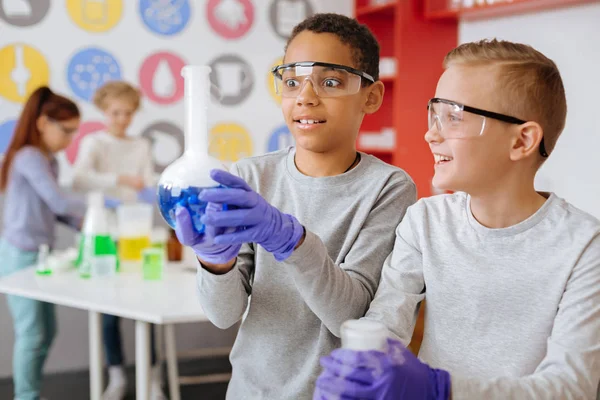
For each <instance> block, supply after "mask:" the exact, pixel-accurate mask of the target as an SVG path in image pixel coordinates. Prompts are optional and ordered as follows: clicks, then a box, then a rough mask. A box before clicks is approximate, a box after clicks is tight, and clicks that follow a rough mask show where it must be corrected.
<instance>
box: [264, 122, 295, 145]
mask: <svg viewBox="0 0 600 400" xmlns="http://www.w3.org/2000/svg"><path fill="white" fill-rule="evenodd" d="M294 144H295V141H294V137H293V136H292V134H291V133H290V130H289V129H288V127H287V125H282V126H280V127H278V128H277V129H275V130H274V131H273V133H272V134H271V137H270V138H269V143H268V144H267V151H277V150H281V149H285V148H286V147H289V146H294Z"/></svg>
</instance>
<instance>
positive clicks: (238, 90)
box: [210, 54, 254, 106]
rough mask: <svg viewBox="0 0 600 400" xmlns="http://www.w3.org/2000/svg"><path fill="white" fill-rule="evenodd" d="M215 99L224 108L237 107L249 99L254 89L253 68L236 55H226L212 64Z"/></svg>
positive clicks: (212, 91)
mask: <svg viewBox="0 0 600 400" xmlns="http://www.w3.org/2000/svg"><path fill="white" fill-rule="evenodd" d="M210 67H211V72H210V81H211V83H212V84H213V87H212V89H211V93H212V95H213V98H214V99H215V100H216V101H218V102H219V103H220V104H222V105H224V106H235V105H238V104H240V103H241V102H243V101H244V100H246V99H247V98H248V96H249V95H250V93H251V92H252V88H253V87H254V76H253V74H252V68H251V67H250V64H248V63H247V62H246V61H245V60H244V59H242V58H241V57H240V56H238V55H235V54H224V55H222V56H219V57H217V58H215V59H214V60H213V61H211V62H210Z"/></svg>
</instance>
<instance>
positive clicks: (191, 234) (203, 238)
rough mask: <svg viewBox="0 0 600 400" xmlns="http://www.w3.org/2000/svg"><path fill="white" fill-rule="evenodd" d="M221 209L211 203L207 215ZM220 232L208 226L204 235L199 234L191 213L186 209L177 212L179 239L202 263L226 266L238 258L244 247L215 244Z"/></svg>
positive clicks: (176, 220)
mask: <svg viewBox="0 0 600 400" xmlns="http://www.w3.org/2000/svg"><path fill="white" fill-rule="evenodd" d="M221 209H222V207H221V206H219V205H218V204H212V203H209V204H208V205H207V206H206V212H207V213H211V212H218V211H219V210H221ZM219 231H221V229H219V228H215V227H212V226H208V225H207V226H206V228H205V231H204V233H203V234H198V233H196V231H195V230H194V228H193V225H192V217H191V216H190V213H189V211H188V210H187V209H186V208H184V207H177V209H176V210H175V233H176V234H177V239H179V241H180V242H181V244H183V245H184V246H189V247H191V248H192V249H193V250H194V253H196V256H198V258H199V259H200V260H202V261H205V262H209V263H212V264H226V263H228V262H229V261H231V260H233V259H234V258H236V257H237V255H238V253H239V251H240V248H241V247H242V245H240V244H229V245H228V244H225V245H224V244H217V243H215V241H214V238H215V235H216V234H217V233H218V232H219Z"/></svg>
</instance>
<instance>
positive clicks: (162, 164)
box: [142, 121, 184, 174]
mask: <svg viewBox="0 0 600 400" xmlns="http://www.w3.org/2000/svg"><path fill="white" fill-rule="evenodd" d="M142 136H143V137H145V138H147V139H148V140H150V143H152V159H153V160H154V172H156V173H157V174H160V173H162V172H163V171H164V169H165V168H166V167H167V166H169V164H171V163H172V162H173V161H175V160H176V159H178V158H179V157H180V156H181V155H182V154H183V149H184V138H183V131H182V130H181V128H180V127H178V126H177V125H175V124H173V123H171V122H167V121H159V122H154V123H153V124H151V125H149V126H148V127H146V129H144V131H143V132H142Z"/></svg>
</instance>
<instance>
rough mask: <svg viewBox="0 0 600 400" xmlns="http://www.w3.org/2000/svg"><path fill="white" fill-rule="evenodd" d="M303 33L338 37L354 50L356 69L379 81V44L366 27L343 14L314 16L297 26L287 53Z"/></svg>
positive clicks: (288, 43) (353, 56)
mask: <svg viewBox="0 0 600 400" xmlns="http://www.w3.org/2000/svg"><path fill="white" fill-rule="evenodd" d="M303 31H310V32H313V33H332V34H334V35H336V36H337V37H338V39H340V41H341V42H342V43H344V44H346V45H348V46H350V48H351V49H352V58H353V60H354V63H355V64H356V68H357V69H360V70H361V71H363V72H366V73H367V74H369V75H371V76H372V77H373V78H374V79H375V80H376V81H377V80H379V43H378V42H377V39H376V38H375V36H374V35H373V33H372V32H371V31H370V30H369V28H368V27H367V26H366V25H363V24H360V23H359V22H358V21H357V20H355V19H354V18H349V17H346V16H345V15H341V14H335V13H319V14H314V15H312V16H310V17H308V18H307V19H305V20H304V21H302V22H300V23H299V24H298V25H296V27H295V28H294V30H293V31H292V34H291V36H290V38H289V39H288V42H287V44H286V46H285V50H286V51H287V48H288V46H289V45H290V43H291V42H292V40H294V38H295V37H296V36H298V34H300V33H301V32H303ZM306 61H314V60H306Z"/></svg>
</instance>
